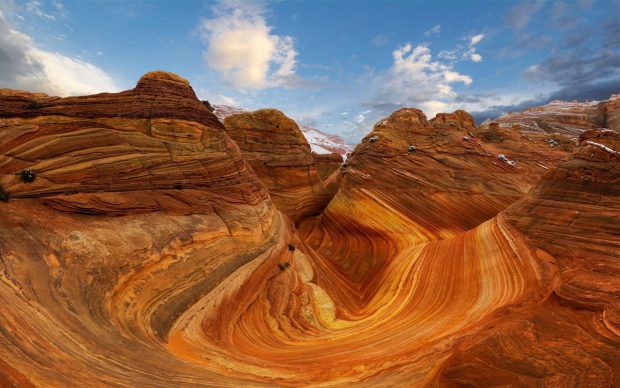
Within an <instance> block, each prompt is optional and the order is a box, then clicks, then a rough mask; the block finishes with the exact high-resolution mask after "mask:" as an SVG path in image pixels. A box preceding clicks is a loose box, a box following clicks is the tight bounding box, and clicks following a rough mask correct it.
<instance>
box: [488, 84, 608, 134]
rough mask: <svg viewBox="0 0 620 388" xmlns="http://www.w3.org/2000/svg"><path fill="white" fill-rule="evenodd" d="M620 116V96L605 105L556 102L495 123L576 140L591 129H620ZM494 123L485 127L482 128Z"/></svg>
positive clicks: (517, 113)
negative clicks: (619, 119) (619, 122)
mask: <svg viewBox="0 0 620 388" xmlns="http://www.w3.org/2000/svg"><path fill="white" fill-rule="evenodd" d="M619 115H620V95H616V94H614V95H612V96H611V97H610V98H609V99H608V100H604V101H590V102H577V101H573V102H568V101H552V102H550V103H549V104H547V105H542V106H537V107H533V108H528V109H525V110H524V111H522V112H510V113H507V114H505V115H502V116H501V117H498V118H496V119H495V120H493V121H492V122H495V123H498V124H499V125H500V126H501V127H502V128H513V127H517V128H519V129H520V130H521V131H525V132H541V133H561V134H564V135H569V136H573V137H576V136H579V134H581V133H582V132H584V131H587V130H590V129H596V128H603V127H605V128H614V129H619V128H618V117H619ZM490 123H491V122H487V123H483V125H482V127H486V126H488V125H489V124H490Z"/></svg>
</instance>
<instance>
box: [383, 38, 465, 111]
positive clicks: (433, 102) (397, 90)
mask: <svg viewBox="0 0 620 388" xmlns="http://www.w3.org/2000/svg"><path fill="white" fill-rule="evenodd" d="M392 56H393V60H394V62H393V64H392V66H391V67H390V69H389V70H388V71H387V72H386V73H385V74H383V75H381V76H379V78H378V79H377V80H376V81H377V83H378V84H379V85H381V86H380V89H379V92H378V96H377V98H376V99H375V102H376V104H375V105H374V106H376V107H377V108H379V109H381V108H387V109H391V108H392V107H394V106H417V107H421V108H422V109H423V110H424V111H425V112H426V113H427V114H429V115H434V114H435V113H437V112H439V111H441V110H442V109H443V108H444V107H445V106H446V105H447V101H449V100H451V99H454V98H455V97H456V96H457V93H456V92H455V91H454V90H453V88H452V85H453V84H456V83H462V84H465V85H470V84H471V83H472V82H473V81H472V79H471V77H469V76H468V75H464V74H460V73H458V72H457V71H455V70H454V69H453V68H452V66H450V65H448V64H445V63H442V62H440V61H438V60H433V57H432V53H431V50H430V49H429V48H428V46H426V45H423V44H420V45H418V46H416V47H413V46H412V45H411V44H406V45H405V46H403V47H400V48H398V49H396V50H394V52H393V53H392Z"/></svg>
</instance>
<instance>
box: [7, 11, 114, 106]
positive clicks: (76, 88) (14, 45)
mask: <svg viewBox="0 0 620 388" xmlns="http://www.w3.org/2000/svg"><path fill="white" fill-rule="evenodd" d="M0 52H2V53H3V55H2V56H0V68H2V72H0V84H1V85H3V86H4V87H10V88H16V89H26V90H28V91H36V92H45V93H48V94H55V95H60V96H67V95H79V94H91V93H97V92H104V91H115V90H118V87H117V86H116V85H115V83H114V81H113V80H112V78H111V77H110V76H109V75H108V74H107V73H106V72H105V71H103V70H102V69H100V68H99V67H97V66H95V65H93V64H91V63H89V62H86V61H84V60H82V59H79V58H73V57H68V56H65V55H62V54H60V53H57V52H50V51H46V50H43V49H41V48H39V47H37V46H36V44H35V42H34V40H33V39H32V38H31V37H30V36H28V35H26V34H24V33H22V32H20V31H17V30H14V29H13V28H12V27H11V26H10V25H9V24H8V22H7V21H6V19H5V18H4V14H3V13H2V12H0Z"/></svg>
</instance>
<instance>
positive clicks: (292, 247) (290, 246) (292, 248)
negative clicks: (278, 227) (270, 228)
mask: <svg viewBox="0 0 620 388" xmlns="http://www.w3.org/2000/svg"><path fill="white" fill-rule="evenodd" d="M288 250H289V251H291V252H293V251H294V250H295V245H293V244H288Z"/></svg>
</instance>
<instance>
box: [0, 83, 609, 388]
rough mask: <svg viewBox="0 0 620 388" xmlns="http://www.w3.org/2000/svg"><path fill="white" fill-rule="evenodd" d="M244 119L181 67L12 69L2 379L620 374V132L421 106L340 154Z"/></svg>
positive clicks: (6, 99)
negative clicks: (527, 127)
mask: <svg viewBox="0 0 620 388" xmlns="http://www.w3.org/2000/svg"><path fill="white" fill-rule="evenodd" d="M225 124H226V127H224V126H223V125H222V124H221V123H220V122H219V121H218V120H217V118H216V117H215V116H214V115H213V113H212V112H211V111H210V110H209V109H208V108H207V107H206V106H205V105H204V104H202V103H201V102H200V101H199V100H197V99H196V97H195V95H194V93H193V91H192V89H191V87H190V86H189V84H188V83H187V81H185V80H183V79H182V78H180V77H178V76H176V75H173V74H170V73H164V72H154V73H149V74H147V75H145V76H144V77H142V79H141V80H140V81H139V82H138V85H137V86H136V88H135V89H132V90H129V91H125V92H121V93H114V94H107V93H104V94H99V95H94V96H84V97H72V98H58V97H51V96H46V95H40V94H38V95H34V94H29V93H27V92H16V91H8V90H2V91H0V225H2V227H0V303H2V306H3V308H2V309H0V328H1V330H0V385H3V386H4V385H7V386H59V387H60V386H63V387H64V386H75V385H77V384H80V383H82V382H88V384H89V385H92V386H96V387H100V386H101V387H106V386H126V385H131V386H147V387H169V386H181V387H184V386H192V387H197V386H204V387H231V386H234V387H239V386H243V387H246V386H247V387H262V386H269V387H274V386H283V387H284V386H287V387H291V386H333V387H346V386H358V387H392V386H465V385H467V386H500V385H505V386H521V385H527V386H561V387H562V386H585V385H590V386H603V387H612V386H618V385H620V380H619V378H620V368H619V366H618V362H617V360H618V359H620V352H619V351H618V349H620V305H619V303H618V299H619V292H620V284H619V283H618V279H620V276H619V275H620V265H619V263H620V257H619V255H618V252H620V238H619V237H618V236H619V235H620V229H619V227H620V226H619V224H618V222H617V221H618V219H620V189H619V188H620V159H619V158H620V156H619V155H620V153H619V150H620V137H619V135H618V133H617V132H616V131H613V130H601V129H596V130H590V131H586V132H583V133H582V134H581V136H580V139H579V141H578V143H577V144H575V143H574V142H572V141H571V140H570V139H569V138H568V137H566V138H565V137H562V136H560V135H557V134H553V135H550V134H543V133H539V134H533V133H529V132H526V131H523V130H522V128H512V127H509V128H504V127H502V126H500V125H497V126H493V128H482V129H480V130H479V129H477V128H476V127H475V123H474V121H473V119H472V118H471V116H470V115H469V114H468V113H466V112H464V111H456V112H453V113H448V114H438V115H437V116H436V117H435V118H433V119H432V120H427V118H426V117H425V116H424V114H423V113H422V112H421V111H419V110H417V109H413V108H407V109H400V110H398V111H396V112H394V113H393V114H392V115H391V116H390V117H388V118H386V119H385V120H382V121H381V122H379V123H377V125H376V126H375V127H374V129H373V131H372V132H371V133H370V134H369V135H368V136H366V137H365V138H364V140H363V141H362V142H361V143H360V144H359V145H358V146H357V147H356V149H355V151H354V152H353V153H352V155H351V156H350V158H348V159H347V161H346V162H345V163H344V164H342V167H341V168H339V169H337V170H336V171H333V172H332V173H331V174H330V173H329V172H330V171H331V170H332V169H333V168H334V166H335V165H336V164H337V163H336V160H335V159H336V158H335V157H333V156H332V157H329V158H328V157H323V156H321V157H317V156H315V155H313V154H312V153H311V151H310V147H309V145H308V143H307V141H306V140H305V139H304V137H303V135H302V134H301V132H300V130H299V128H298V127H297V126H296V124H295V123H294V122H293V121H292V120H290V119H288V118H287V117H286V116H284V115H283V114H282V113H280V112H278V111H274V110H261V111H257V112H253V113H241V114H238V115H233V116H230V117H228V118H227V119H226V120H225ZM317 159H318V160H319V161H318V162H317ZM317 166H318V167H317ZM321 166H322V167H321ZM326 166H329V168H328V167H326ZM332 196H333V198H332ZM317 198H323V199H322V200H321V201H319V200H317ZM329 198H332V199H331V201H329ZM272 200H273V202H272ZM327 201H329V204H327V206H326V207H325V208H324V209H323V207H324V206H325V204H326V203H327ZM321 209H323V210H321ZM284 214H287V215H289V216H290V217H286V216H285V215H284ZM313 214H315V215H313ZM291 218H292V219H293V220H296V221H297V224H295V223H294V222H291V221H292V220H291Z"/></svg>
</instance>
